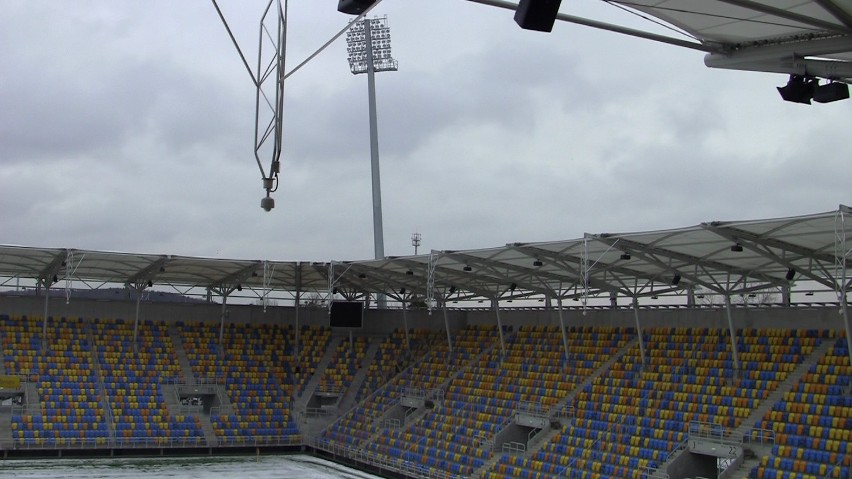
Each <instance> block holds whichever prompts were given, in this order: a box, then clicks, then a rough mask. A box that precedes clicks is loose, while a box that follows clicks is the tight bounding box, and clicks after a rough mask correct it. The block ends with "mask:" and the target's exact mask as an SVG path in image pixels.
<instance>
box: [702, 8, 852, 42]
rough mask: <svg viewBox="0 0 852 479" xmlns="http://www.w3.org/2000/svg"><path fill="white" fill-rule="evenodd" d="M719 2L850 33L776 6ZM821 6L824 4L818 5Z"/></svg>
mask: <svg viewBox="0 0 852 479" xmlns="http://www.w3.org/2000/svg"><path fill="white" fill-rule="evenodd" d="M719 1H720V2H723V3H727V4H729V5H734V6H737V7H742V8H745V9H748V10H754V11H756V12H761V13H766V14H769V15H773V16H776V17H781V18H784V19H787V20H792V21H794V22H797V23H803V24H805V25H810V26H812V27H816V28H820V29H823V30H827V31H830V32H839V33H847V34H848V33H852V29H850V28H848V27H847V28H843V27H841V26H839V25H837V24H835V23H831V22H826V21H824V20H820V19H818V18H814V17H809V16H807V15H800V14H798V13H795V12H791V11H789V10H784V9H782V8H776V7H773V6H770V5H767V4H765V3H758V2H754V1H751V0H719ZM820 6H823V7H824V5H820Z"/></svg>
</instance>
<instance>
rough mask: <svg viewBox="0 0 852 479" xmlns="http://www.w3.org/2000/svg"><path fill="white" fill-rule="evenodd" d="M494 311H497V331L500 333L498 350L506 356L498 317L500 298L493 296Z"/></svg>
mask: <svg viewBox="0 0 852 479" xmlns="http://www.w3.org/2000/svg"><path fill="white" fill-rule="evenodd" d="M494 312H495V313H497V332H499V333H500V352H501V353H502V356H503V357H504V358H505V357H506V342H505V341H504V340H503V321H502V320H501V319H500V300H499V299H497V298H494Z"/></svg>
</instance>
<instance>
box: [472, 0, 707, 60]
mask: <svg viewBox="0 0 852 479" xmlns="http://www.w3.org/2000/svg"><path fill="white" fill-rule="evenodd" d="M468 1H469V2H473V3H481V4H483V5H488V6H491V7H497V8H504V9H507V10H513V11H514V10H517V8H518V4H516V3H512V2H505V1H501V0H468ZM556 19H557V20H559V21H561V22H567V23H574V24H576V25H583V26H586V27H591V28H597V29H598V30H605V31H608V32H613V33H620V34H622V35H628V36H631V37H636V38H644V39H645V40H652V41H655V42H660V43H666V44H668V45H674V46H676V47H683V48H689V49H692V50H699V51H703V52H712V51H717V50H718V49H719V48H718V47H717V46H715V45H711V44H703V43H698V42H691V41H688V40H681V39H680V38H674V37H668V36H665V35H660V34H657V33H651V32H647V31H644V30H638V29H635V28H628V27H623V26H621V25H614V24H612V23H606V22H601V21H599V20H592V19H590V18H583V17H577V16H574V15H568V14H565V13H557V14H556Z"/></svg>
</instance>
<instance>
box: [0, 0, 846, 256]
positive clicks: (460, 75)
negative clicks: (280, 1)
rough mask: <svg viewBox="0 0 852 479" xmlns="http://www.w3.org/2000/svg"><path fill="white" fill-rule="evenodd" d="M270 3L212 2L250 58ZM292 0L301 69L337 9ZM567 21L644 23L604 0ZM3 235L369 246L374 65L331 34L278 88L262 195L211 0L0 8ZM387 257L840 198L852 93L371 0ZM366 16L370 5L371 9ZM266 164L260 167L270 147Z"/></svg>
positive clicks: (16, 3) (246, 104)
mask: <svg viewBox="0 0 852 479" xmlns="http://www.w3.org/2000/svg"><path fill="white" fill-rule="evenodd" d="M265 3H266V2H265V1H262V0H257V1H255V0H251V1H250V0H220V6H221V7H222V9H223V12H224V14H225V17H226V19H227V20H228V21H229V23H230V25H231V27H232V28H233V30H234V33H235V35H236V37H237V39H238V40H239V42H240V44H241V46H242V47H243V48H244V49H245V52H246V54H247V56H248V57H249V58H251V59H254V58H256V47H257V22H258V21H259V18H260V15H261V13H262V11H263V8H264V6H265ZM336 3H337V2H336V1H335V0H291V1H290V11H289V17H290V34H289V43H288V56H287V62H288V64H289V66H290V67H292V66H294V65H295V64H297V63H298V62H300V61H301V60H302V59H304V58H305V57H307V56H308V55H309V54H310V53H312V52H313V51H314V50H315V49H317V48H318V47H319V46H320V45H321V44H323V43H324V42H325V41H326V40H328V39H329V38H331V36H332V35H334V33H336V32H337V31H338V30H339V29H340V28H342V27H343V26H344V25H345V24H346V23H347V21H348V20H349V18H350V17H348V16H346V15H343V14H340V13H338V12H337V11H336ZM562 11H563V12H565V13H571V14H574V15H580V16H587V17H592V18H595V19H599V20H604V21H613V22H616V23H619V24H625V25H630V26H645V27H650V25H647V22H646V21H645V20H642V19H639V18H635V17H632V16H630V15H627V14H625V13H624V12H622V11H619V10H617V9H615V8H614V7H612V6H610V5H607V4H605V3H603V2H600V1H597V0H595V1H592V0H577V1H571V2H563V6H562ZM0 12H2V13H0V205H2V213H0V244H18V245H26V246H44V247H67V248H78V249H97V250H109V251H122V252H140V253H164V254H177V255H192V256H206V257H219V258H239V259H270V260H316V261H325V260H347V259H368V258H371V257H372V255H373V237H372V231H373V230H372V207H371V191H370V150H369V138H368V122H367V118H368V110H367V78H366V76H364V75H359V76H353V75H352V74H351V73H350V72H349V68H348V64H347V61H346V43H345V41H344V39H343V38H341V39H340V40H339V41H338V42H336V43H334V44H333V45H331V47H329V48H328V49H327V50H326V51H325V52H323V53H322V54H321V55H319V56H318V57H317V58H316V59H315V60H314V61H312V62H311V63H309V64H308V65H307V66H305V67H304V68H303V69H302V70H300V71H298V72H297V73H295V74H294V75H293V76H291V77H290V78H289V79H288V81H287V83H286V85H285V109H284V151H283V155H282V172H281V184H280V187H279V190H278V192H277V193H275V194H274V198H275V201H276V208H275V209H274V210H272V211H271V212H269V213H267V212H264V211H263V210H262V209H261V208H260V200H261V198H262V197H263V196H264V191H263V189H262V187H261V176H260V171H259V169H258V167H257V164H256V163H255V160H254V157H253V152H252V149H253V141H254V137H253V128H254V86H253V85H252V83H251V80H250V78H249V75H248V74H247V72H246V71H245V69H244V67H243V65H242V63H241V61H240V60H239V57H238V55H237V53H236V50H235V49H234V48H233V46H232V45H231V43H230V39H229V38H228V36H227V34H226V32H225V29H224V27H223V25H222V23H221V21H220V20H219V18H218V16H217V14H216V11H215V9H214V7H213V5H212V3H211V2H210V1H208V0H182V1H180V2H176V1H168V0H149V1H144V2H142V1H138V0H134V1H131V0H75V1H74V2H71V3H69V2H58V1H40V2H33V1H31V0H0ZM372 14H376V15H387V16H388V21H389V24H390V27H391V30H392V37H393V56H394V57H395V58H396V59H397V60H398V61H399V71H398V72H389V73H381V74H379V75H378V76H377V90H378V118H379V141H380V144H381V175H382V177H381V180H382V190H383V192H382V193H383V200H382V201H383V207H384V229H385V253H386V254H388V255H405V254H411V253H413V248H412V246H411V241H410V238H411V234H412V233H413V232H415V231H418V232H420V233H421V234H422V237H423V244H422V246H421V253H422V252H425V251H428V250H429V249H469V248H485V247H493V246H501V245H504V244H506V243H509V242H515V241H547V240H562V239H573V238H579V237H582V235H583V233H584V232H590V233H601V232H628V231H646V230H653V229H662V228H674V227H681V226H690V225H695V224H697V223H700V222H702V221H712V220H740V219H756V218H769V217H780V216H790V215H798V214H807V213H815V212H823V211H828V210H832V209H835V208H836V207H837V206H838V204H840V203H844V204H849V203H850V202H852V196H850V185H849V179H850V175H849V151H850V150H852V135H849V131H848V130H849V126H848V125H849V119H850V116H849V108H850V106H852V104H850V103H849V102H837V103H833V104H826V105H813V106H806V105H798V104H792V103H786V102H783V101H781V99H780V97H779V96H778V93H777V91H776V90H775V87H776V86H780V85H783V84H784V83H785V82H786V78H785V77H784V76H783V75H778V74H763V73H750V72H733V71H726V70H713V69H708V68H706V67H705V66H704V64H703V54H702V53H700V52H697V51H692V50H685V49H680V48H677V47H673V46H668V45H662V44H657V43H653V42H650V41H647V40H640V39H635V38H630V37H625V36H621V35H617V34H614V33H608V32H602V31H596V30H593V29H590V28H588V27H582V26H577V25H570V24H557V26H556V28H555V29H554V31H553V32H552V33H550V34H544V33H538V32H530V31H524V30H521V29H520V28H518V27H517V26H516V25H515V23H514V21H513V19H512V12H511V11H508V10H501V9H496V8H493V7H488V6H483V5H479V4H475V3H470V2H466V1H464V0H431V1H429V2H425V1H412V0H384V1H383V2H382V3H381V4H380V5H379V6H378V7H377V8H376V9H375V10H374V11H373V12H372ZM372 14H371V16H372ZM267 161H268V160H267V159H264V164H265V163H266V162H267Z"/></svg>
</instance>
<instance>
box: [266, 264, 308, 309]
mask: <svg viewBox="0 0 852 479" xmlns="http://www.w3.org/2000/svg"><path fill="white" fill-rule="evenodd" d="M299 274H301V270H300V273H299ZM274 275H275V264H273V263H270V262H269V261H264V262H263V298H262V299H261V301H262V303H263V312H264V313H265V312H266V306H267V305H268V304H269V294H270V293H271V292H272V277H273V276H274Z"/></svg>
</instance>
